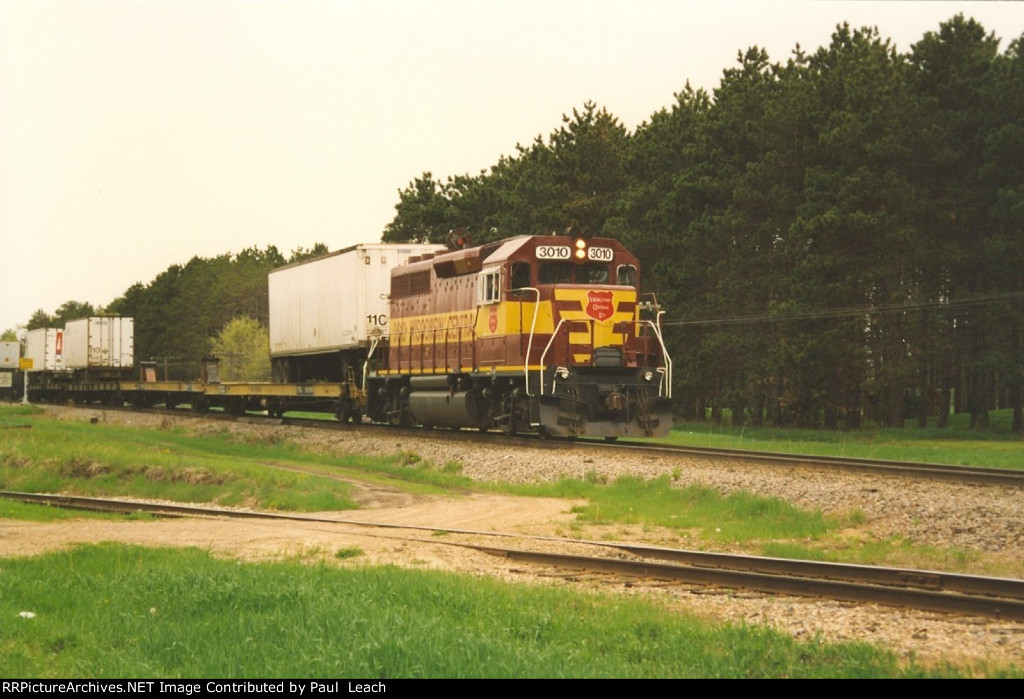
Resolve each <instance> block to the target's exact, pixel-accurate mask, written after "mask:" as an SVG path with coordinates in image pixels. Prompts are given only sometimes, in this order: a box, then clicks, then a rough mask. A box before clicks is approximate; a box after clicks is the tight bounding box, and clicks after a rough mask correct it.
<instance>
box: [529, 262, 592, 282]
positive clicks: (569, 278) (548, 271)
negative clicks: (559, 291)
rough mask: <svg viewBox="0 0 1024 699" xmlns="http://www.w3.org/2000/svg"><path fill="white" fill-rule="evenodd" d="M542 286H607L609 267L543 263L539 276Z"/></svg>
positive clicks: (571, 263) (570, 263)
mask: <svg viewBox="0 0 1024 699" xmlns="http://www.w3.org/2000/svg"><path fill="white" fill-rule="evenodd" d="M537 277H538V280H539V282H540V283H541V284H607V283H608V266H607V265H600V264H586V265H580V264H576V263H573V262H542V263H541V265H540V267H539V269H538V274H537Z"/></svg>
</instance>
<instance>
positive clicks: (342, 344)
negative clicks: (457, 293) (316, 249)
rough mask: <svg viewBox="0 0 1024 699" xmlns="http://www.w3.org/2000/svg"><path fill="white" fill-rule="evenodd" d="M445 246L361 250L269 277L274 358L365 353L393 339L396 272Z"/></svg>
mask: <svg viewBox="0 0 1024 699" xmlns="http://www.w3.org/2000/svg"><path fill="white" fill-rule="evenodd" d="M443 250H445V246H443V245H430V244H391V243H377V244H368V245H356V246H353V247H350V248H345V249H343V250H339V251H337V252H333V253H330V254H329V255H325V256H323V257H319V258H317V259H315V260H310V261H308V262H299V263H296V264H293V265H288V266H287V267H280V268H278V269H275V270H273V271H272V272H270V274H269V276H268V291H269V297H270V298H269V302H270V328H269V333H270V356H271V357H289V356H300V355H312V354H319V353H326V352H333V351H338V350H341V351H344V350H354V349H365V348H367V347H369V346H370V344H371V343H372V341H373V340H374V339H377V338H381V337H385V336H387V335H388V323H389V321H390V315H391V311H390V295H391V270H392V269H394V268H395V267H398V266H399V265H403V264H405V263H406V262H407V261H408V260H409V258H410V257H418V256H422V255H428V254H435V253H438V252H441V251H443Z"/></svg>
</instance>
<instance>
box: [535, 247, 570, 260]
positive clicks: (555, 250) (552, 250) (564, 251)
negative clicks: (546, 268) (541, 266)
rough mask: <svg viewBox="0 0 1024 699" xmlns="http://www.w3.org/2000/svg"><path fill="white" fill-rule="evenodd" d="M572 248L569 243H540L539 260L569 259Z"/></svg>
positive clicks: (538, 249) (538, 248)
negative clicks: (570, 248)
mask: <svg viewBox="0 0 1024 699" xmlns="http://www.w3.org/2000/svg"><path fill="white" fill-rule="evenodd" d="M569 256H570V250H569V246H568V245H538V246H537V259H538V260H568V259H569Z"/></svg>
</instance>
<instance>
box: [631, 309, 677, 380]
mask: <svg viewBox="0 0 1024 699" xmlns="http://www.w3.org/2000/svg"><path fill="white" fill-rule="evenodd" d="M637 322H638V323H639V324H640V325H649V326H651V330H653V331H654V336H655V337H656V338H658V344H659V345H660V346H661V356H662V357H664V358H665V373H664V377H663V378H664V379H665V397H666V398H671V397H672V357H670V356H669V355H668V349H667V348H666V347H665V340H664V338H662V336H661V328H659V327H658V326H657V325H655V324H654V323H653V322H652V321H650V320H641V321H637Z"/></svg>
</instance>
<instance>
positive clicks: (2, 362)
mask: <svg viewBox="0 0 1024 699" xmlns="http://www.w3.org/2000/svg"><path fill="white" fill-rule="evenodd" d="M19 359H21V343H20V342H0V370H3V369H17V368H18V360H19Z"/></svg>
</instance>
